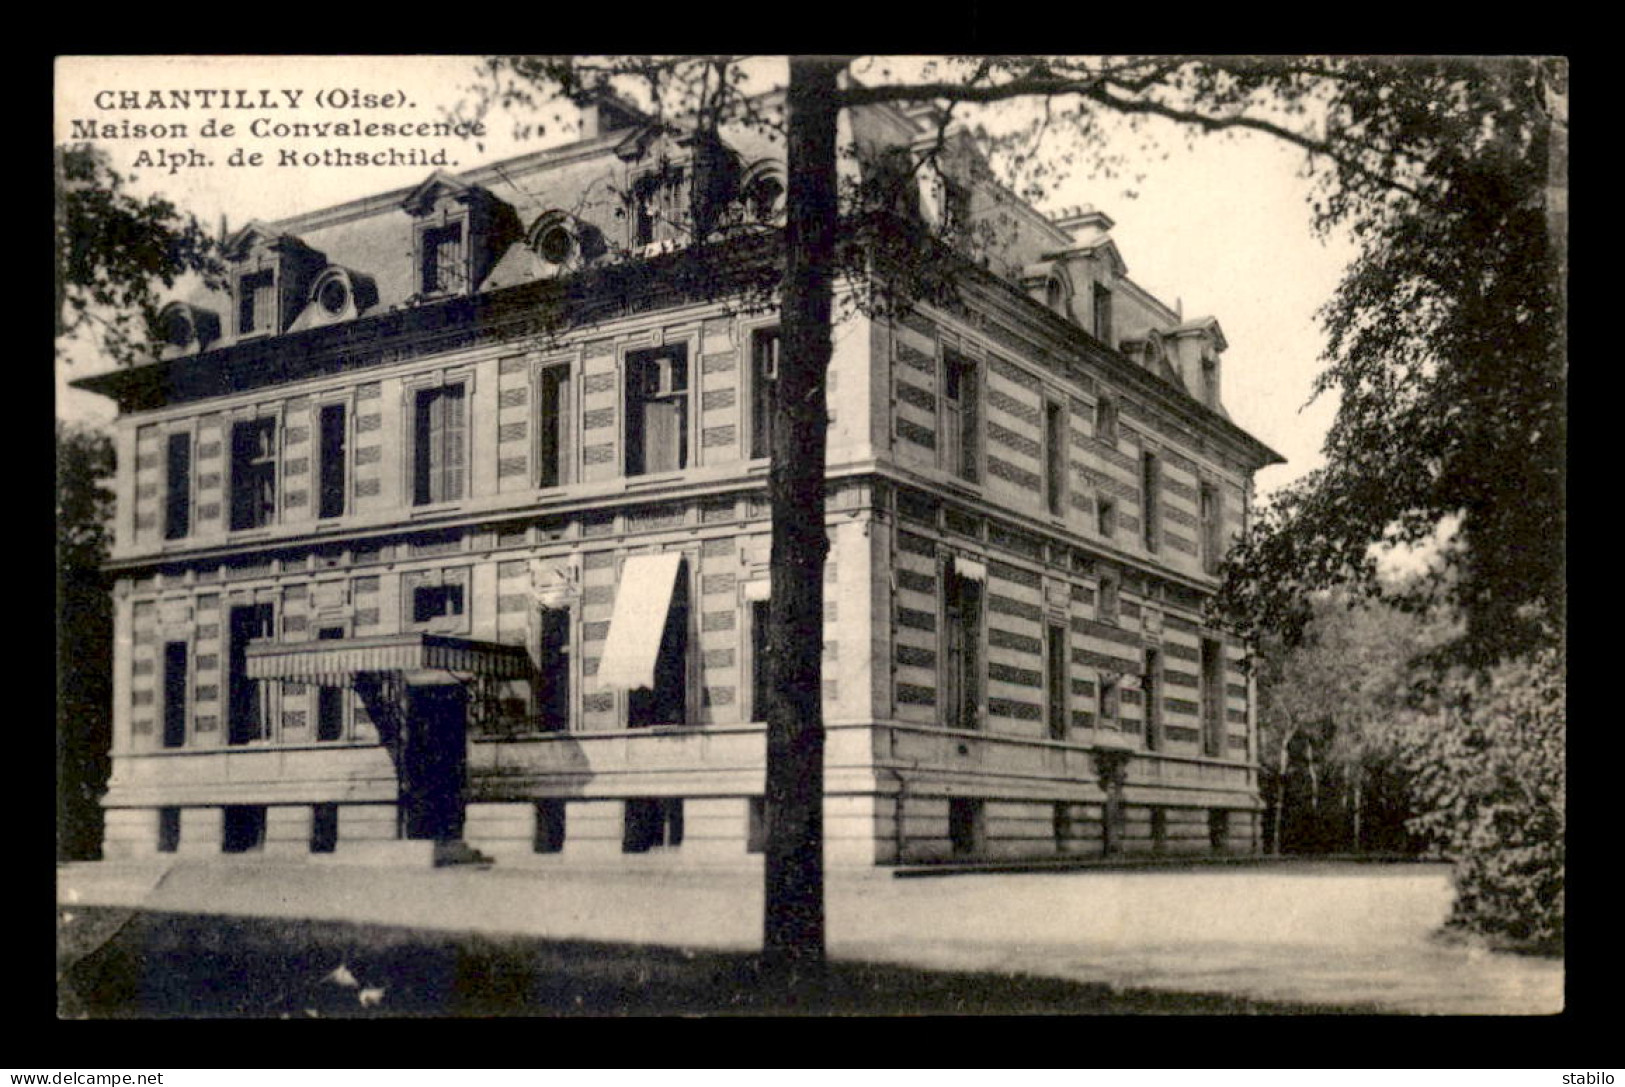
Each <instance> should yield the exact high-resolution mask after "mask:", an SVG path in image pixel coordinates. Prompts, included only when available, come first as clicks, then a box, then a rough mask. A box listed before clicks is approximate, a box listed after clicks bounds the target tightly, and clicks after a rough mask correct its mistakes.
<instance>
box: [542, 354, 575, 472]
mask: <svg viewBox="0 0 1625 1087" xmlns="http://www.w3.org/2000/svg"><path fill="white" fill-rule="evenodd" d="M538 391H539V393H540V398H541V402H540V404H539V405H538V409H539V410H538V413H537V414H538V421H537V428H536V429H537V450H536V452H537V466H538V471H537V474H536V485H537V486H538V487H557V486H558V485H559V484H561V483H563V482H564V481H565V471H566V464H567V463H568V459H569V452H568V450H569V435H570V430H569V414H570V368H569V367H568V366H549V367H547V368H546V369H544V370H543V371H542V372H541V377H540V387H539V390H538Z"/></svg>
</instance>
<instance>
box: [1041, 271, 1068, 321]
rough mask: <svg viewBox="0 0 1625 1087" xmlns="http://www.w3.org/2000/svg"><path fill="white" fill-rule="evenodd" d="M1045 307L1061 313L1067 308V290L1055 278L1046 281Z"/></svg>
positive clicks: (1051, 277)
mask: <svg viewBox="0 0 1625 1087" xmlns="http://www.w3.org/2000/svg"><path fill="white" fill-rule="evenodd" d="M1044 305H1046V306H1048V307H1049V308H1050V309H1052V310H1054V311H1055V312H1056V313H1060V312H1061V311H1062V310H1063V309H1064V308H1065V306H1066V288H1065V287H1063V286H1061V281H1060V280H1059V279H1056V278H1055V277H1054V276H1050V277H1049V279H1047V280H1045V281H1044Z"/></svg>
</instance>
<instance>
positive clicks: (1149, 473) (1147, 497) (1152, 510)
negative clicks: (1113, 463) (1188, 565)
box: [1140, 453, 1162, 551]
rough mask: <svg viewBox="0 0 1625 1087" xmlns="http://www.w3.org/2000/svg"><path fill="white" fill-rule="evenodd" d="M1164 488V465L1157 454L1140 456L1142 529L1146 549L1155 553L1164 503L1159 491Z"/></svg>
mask: <svg viewBox="0 0 1625 1087" xmlns="http://www.w3.org/2000/svg"><path fill="white" fill-rule="evenodd" d="M1161 487H1162V465H1161V464H1160V463H1159V462H1158V461H1157V455H1156V454H1155V453H1144V454H1141V456H1140V513H1141V514H1142V517H1141V522H1142V526H1141V527H1142V528H1143V529H1144V531H1145V549H1146V550H1147V551H1155V550H1156V549H1157V539H1158V537H1159V535H1160V532H1159V531H1158V528H1159V523H1160V521H1161V516H1162V503H1161V496H1160V494H1159V491H1160V489H1161Z"/></svg>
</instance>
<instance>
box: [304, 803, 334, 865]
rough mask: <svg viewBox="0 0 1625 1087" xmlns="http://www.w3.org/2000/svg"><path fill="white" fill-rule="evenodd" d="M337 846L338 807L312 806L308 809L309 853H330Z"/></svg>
mask: <svg viewBox="0 0 1625 1087" xmlns="http://www.w3.org/2000/svg"><path fill="white" fill-rule="evenodd" d="M338 845H339V806H338V805H337V804H313V805H311V809H310V851H311V852H312V853H332V852H334V851H335V850H337V849H338Z"/></svg>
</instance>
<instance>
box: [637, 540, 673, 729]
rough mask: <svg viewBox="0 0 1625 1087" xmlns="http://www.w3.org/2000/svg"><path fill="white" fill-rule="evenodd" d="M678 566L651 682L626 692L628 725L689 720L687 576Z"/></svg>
mask: <svg viewBox="0 0 1625 1087" xmlns="http://www.w3.org/2000/svg"><path fill="white" fill-rule="evenodd" d="M685 568H686V564H685V565H684V566H682V567H679V569H678V572H677V578H676V582H675V585H674V587H673V589H672V595H671V606H670V607H669V608H668V609H667V610H666V625H665V629H664V630H663V631H662V633H661V636H660V650H659V652H658V654H657V655H656V656H655V668H654V683H653V685H652V686H649V687H634V688H633V689H632V690H631V692H630V693H629V694H628V695H627V715H626V716H627V720H626V723H627V726H628V727H629V728H648V727H650V726H652V725H681V724H685V723H686V722H687V721H688V606H689V604H688V578H687V577H686V576H685V575H684V569H685Z"/></svg>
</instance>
